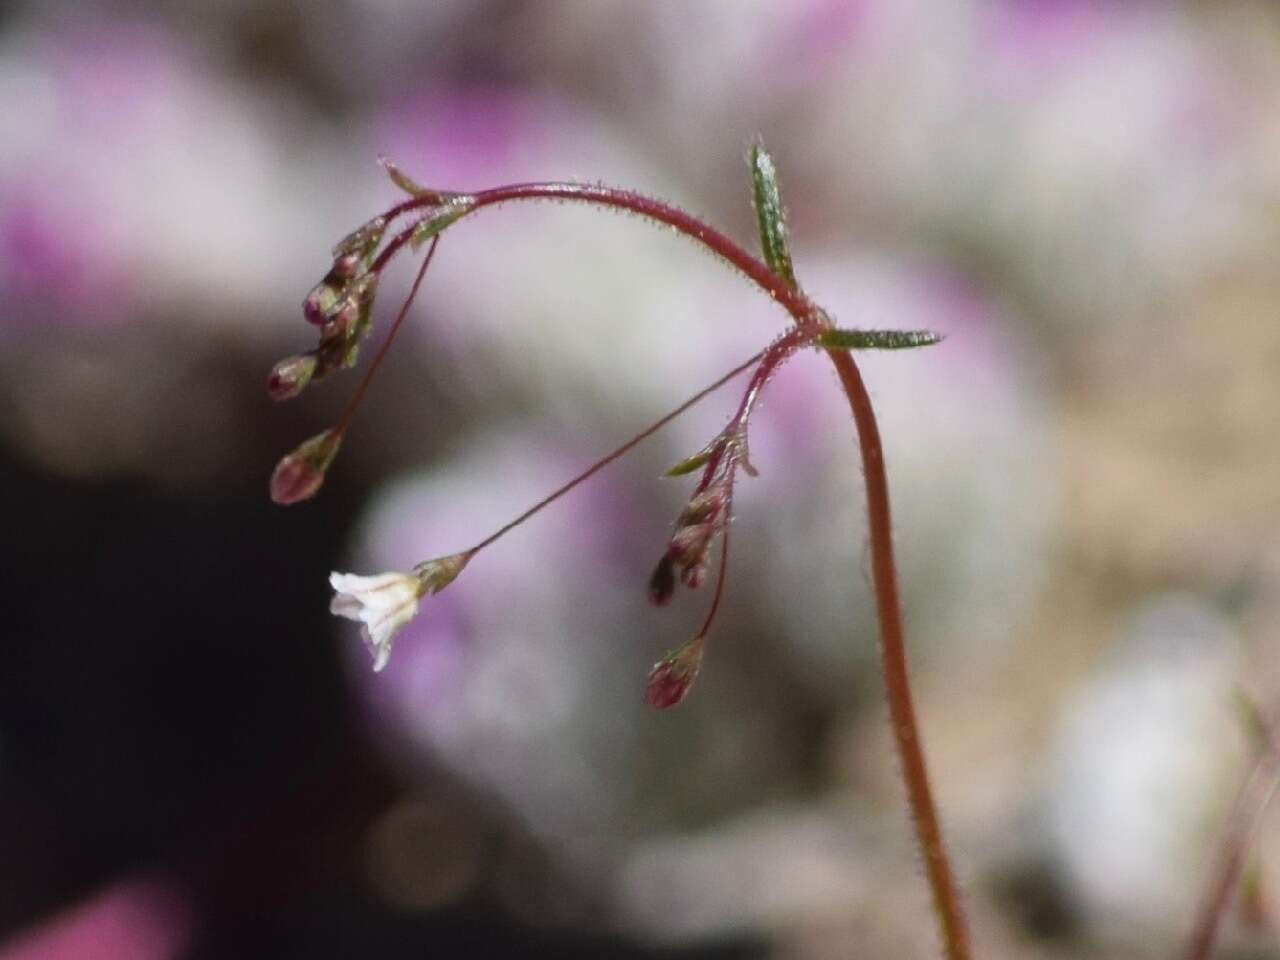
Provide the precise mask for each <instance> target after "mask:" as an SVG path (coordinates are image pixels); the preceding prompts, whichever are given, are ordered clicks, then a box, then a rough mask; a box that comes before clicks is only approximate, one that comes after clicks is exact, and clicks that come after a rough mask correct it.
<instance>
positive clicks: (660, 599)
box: [649, 554, 676, 607]
mask: <svg viewBox="0 0 1280 960" xmlns="http://www.w3.org/2000/svg"><path fill="white" fill-rule="evenodd" d="M675 592H676V565H675V562H674V561H673V560H672V559H671V557H669V556H667V555H666V554H663V556H662V559H661V560H659V561H658V565H657V566H656V567H654V569H653V575H652V576H651V577H649V601H650V602H651V603H652V604H653V605H654V606H658V607H665V606H666V605H667V604H668V603H670V602H671V597H672V596H673V595H674V594H675Z"/></svg>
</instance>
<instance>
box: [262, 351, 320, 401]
mask: <svg viewBox="0 0 1280 960" xmlns="http://www.w3.org/2000/svg"><path fill="white" fill-rule="evenodd" d="M315 372H316V357H315V354H311V353H304V354H301V355H299V356H296V357H285V359H283V360H281V361H280V362H279V363H277V364H276V365H275V366H274V367H272V368H271V376H270V377H268V378H267V394H268V395H269V396H270V397H271V399H272V400H288V399H290V398H291V397H296V396H297V395H298V394H300V393H301V392H302V391H303V388H304V387H306V385H307V384H308V383H310V382H311V376H312V374H314V373H315Z"/></svg>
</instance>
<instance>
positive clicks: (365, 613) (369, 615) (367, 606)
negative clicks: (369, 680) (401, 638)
mask: <svg viewBox="0 0 1280 960" xmlns="http://www.w3.org/2000/svg"><path fill="white" fill-rule="evenodd" d="M329 585H330V586H331V587H333V591H334V594H333V600H332V601H331V602H330V604H329V612H330V613H334V614H337V615H338V616H340V617H346V618H347V619H348V620H356V621H359V622H360V623H361V624H362V626H361V628H360V632H361V634H362V635H363V636H364V642H365V643H366V644H368V645H369V652H370V653H372V654H373V669H374V670H375V671H378V670H381V669H382V668H383V667H385V666H386V665H387V658H388V657H390V656H391V644H392V641H393V640H394V639H395V635H396V633H397V632H398V631H399V630H400V628H401V627H403V626H404V625H405V624H406V623H408V622H409V621H410V620H412V619H413V618H414V616H416V615H417V613H418V600H419V599H420V598H421V597H422V595H423V593H424V592H426V588H425V585H424V584H423V582H422V581H421V580H420V579H418V578H417V577H415V576H413V575H412V574H408V573H379V574H377V575H375V576H372V577H360V576H357V575H356V574H354V573H331V574H330V575H329Z"/></svg>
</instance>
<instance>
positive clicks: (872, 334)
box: [813, 330, 942, 350]
mask: <svg viewBox="0 0 1280 960" xmlns="http://www.w3.org/2000/svg"><path fill="white" fill-rule="evenodd" d="M941 341H942V334H940V333H934V332H933V331H932V330H824V331H822V333H820V334H818V336H817V338H815V339H814V341H813V343H814V346H817V347H825V348H826V349H828V350H910V349H911V348H912V347H931V346H933V345H934V344H935V343H940V342H941Z"/></svg>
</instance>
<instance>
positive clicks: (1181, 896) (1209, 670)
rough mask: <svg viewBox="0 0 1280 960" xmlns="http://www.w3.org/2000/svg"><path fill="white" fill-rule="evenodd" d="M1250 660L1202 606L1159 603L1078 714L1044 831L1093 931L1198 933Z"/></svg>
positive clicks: (1053, 768)
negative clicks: (1244, 665)
mask: <svg viewBox="0 0 1280 960" xmlns="http://www.w3.org/2000/svg"><path fill="white" fill-rule="evenodd" d="M1239 666H1240V650H1239V643H1238V640H1237V638H1236V636H1235V634H1234V632H1233V630H1232V628H1231V627H1230V626H1229V625H1228V624H1227V623H1226V622H1225V621H1224V620H1223V619H1222V618H1221V617H1220V616H1219V615H1218V614H1217V613H1215V612H1214V611H1213V610H1212V609H1210V608H1209V607H1208V606H1206V605H1205V604H1204V603H1203V602H1201V601H1199V600H1197V599H1195V598H1193V597H1190V596H1176V595H1174V596H1166V597H1160V598H1157V599H1155V600H1153V601H1151V602H1149V603H1148V604H1146V605H1145V606H1144V607H1143V608H1142V609H1141V610H1139V611H1138V612H1137V614H1136V615H1135V617H1134V621H1133V623H1132V624H1131V625H1130V627H1129V628H1128V630H1126V632H1125V635H1124V636H1123V638H1122V639H1121V641H1120V644H1119V646H1118V647H1117V649H1115V650H1114V651H1113V652H1112V654H1111V655H1110V656H1108V657H1107V658H1106V660H1105V661H1104V662H1103V663H1101V664H1099V669H1098V671H1097V672H1096V674H1095V675H1094V676H1093V677H1092V678H1091V679H1090V680H1089V681H1087V682H1086V683H1085V684H1084V685H1083V686H1082V687H1081V688H1080V689H1079V690H1078V691H1077V692H1076V694H1075V695H1074V696H1073V697H1072V698H1071V700H1070V701H1069V702H1068V703H1067V704H1066V706H1065V708H1064V710H1063V712H1062V714H1061V716H1060V718H1059V723H1058V727H1057V732H1056V736H1055V737H1054V742H1053V745H1052V749H1051V752H1050V755H1049V756H1050V766H1049V769H1048V780H1047V782H1046V783H1045V785H1044V787H1045V798H1046V801H1045V808H1044V809H1045V827H1046V832H1047V838H1048V841H1049V843H1050V845H1051V850H1052V854H1053V856H1054V857H1055V859H1056V862H1058V863H1059V864H1061V866H1062V868H1063V870H1064V873H1065V877H1066V880H1067V884H1068V889H1069V892H1070V894H1071V896H1073V897H1074V899H1075V901H1076V902H1077V904H1078V905H1079V906H1080V907H1083V909H1084V915H1085V919H1086V922H1087V923H1088V924H1089V925H1091V926H1093V927H1094V928H1096V929H1098V930H1100V931H1105V932H1107V933H1108V934H1109V935H1111V936H1115V937H1118V938H1121V939H1129V940H1136V939H1138V938H1140V937H1145V936H1146V935H1147V934H1148V933H1150V932H1153V931H1156V932H1159V933H1160V934H1161V935H1162V936H1165V937H1168V938H1170V941H1171V939H1172V938H1173V937H1175V936H1179V935H1181V934H1182V933H1183V931H1184V930H1185V927H1186V923H1187V918H1188V917H1190V916H1191V914H1192V910H1193V907H1194V905H1195V903H1196V902H1197V900H1198V897H1199V894H1200V891H1201V887H1202V885H1203V883H1204V882H1205V878H1206V876H1207V874H1206V871H1207V869H1208V864H1209V862H1210V861H1209V856H1208V853H1209V849H1210V846H1211V844H1212V843H1213V842H1214V840H1215V839H1216V838H1217V837H1218V836H1219V834H1220V832H1221V823H1222V820H1223V818H1224V817H1225V816H1226V812H1227V809H1228V807H1229V803H1230V799H1231V796H1232V795H1233V793H1234V792H1235V790H1236V788H1237V785H1238V781H1239V771H1240V770H1241V768H1242V762H1243V757H1244V745H1245V744H1244V741H1245V729H1244V726H1243V724H1242V723H1241V721H1240V716H1239V712H1238V709H1237V708H1236V705H1235V698H1234V693H1235V689H1236V687H1235V684H1236V683H1237V682H1238V670H1239Z"/></svg>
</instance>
